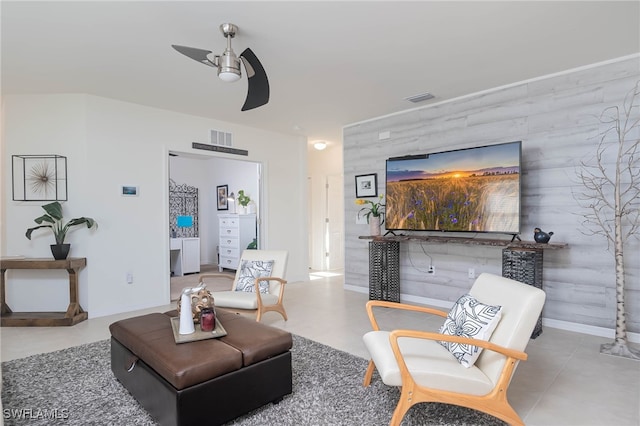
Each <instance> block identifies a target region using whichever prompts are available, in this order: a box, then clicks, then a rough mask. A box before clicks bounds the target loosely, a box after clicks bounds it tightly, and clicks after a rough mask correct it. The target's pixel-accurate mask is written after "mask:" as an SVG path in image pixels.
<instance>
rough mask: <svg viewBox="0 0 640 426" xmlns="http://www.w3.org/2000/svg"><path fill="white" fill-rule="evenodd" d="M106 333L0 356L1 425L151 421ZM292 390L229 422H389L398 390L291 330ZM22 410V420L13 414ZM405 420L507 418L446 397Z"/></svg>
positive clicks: (358, 362)
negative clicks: (125, 382)
mask: <svg viewBox="0 0 640 426" xmlns="http://www.w3.org/2000/svg"><path fill="white" fill-rule="evenodd" d="M109 351H110V345H109V341H108V340H103V341H100V342H96V343H91V344H87V345H82V346H77V347H73V348H69V349H64V350H61V351H57V352H52V353H48V354H41V355H34V356H30V357H27V358H22V359H18V360H13V361H8V362H3V363H2V403H3V409H4V410H3V416H4V418H5V424H6V425H34V426H35V425H55V424H64V425H70V426H75V425H78V426H84V425H155V424H156V423H155V422H154V421H153V419H152V418H151V417H150V416H149V415H148V414H147V413H146V412H145V411H144V409H143V408H142V407H141V406H140V405H138V403H137V402H136V401H135V400H134V399H133V397H132V396H131V395H130V394H129V393H128V392H127V390H126V389H125V388H124V387H123V386H122V385H120V382H118V380H117V379H116V378H115V377H114V376H113V373H112V372H111V367H110V354H109V353H110V352H109ZM292 357H293V361H292V362H293V393H292V394H290V395H288V396H286V397H285V398H284V399H283V400H282V401H281V402H280V403H279V404H267V405H265V406H264V407H262V408H259V409H257V410H255V411H253V412H251V413H249V414H247V415H245V416H242V417H240V418H238V419H236V420H234V421H232V422H231V423H229V424H231V425H247V426H248V425H292V426H293V425H295V426H298V425H318V426H325V425H388V424H389V421H390V420H391V414H392V413H393V410H394V408H395V406H396V404H397V402H398V397H399V391H398V389H396V388H390V387H388V386H385V385H384V384H383V383H382V382H381V381H380V378H379V376H378V375H377V373H376V374H374V377H373V381H372V384H371V386H370V387H368V388H364V387H363V386H362V379H363V376H364V372H365V369H366V367H367V361H366V360H364V359H362V358H359V357H356V356H353V355H351V354H348V353H346V352H342V351H338V350H336V349H333V348H330V347H328V346H325V345H322V344H320V343H317V342H314V341H311V340H308V339H305V338H303V337H300V336H295V335H294V344H293V349H292ZM19 416H22V418H21V419H18V418H17V417H19ZM402 424H403V425H504V423H503V422H501V421H499V420H498V419H496V418H494V417H491V416H489V415H486V414H483V413H480V412H477V411H473V410H469V409H466V408H462V407H456V406H452V405H446V404H437V403H424V404H418V405H416V406H414V407H412V408H411V409H410V410H409V412H408V413H407V416H406V417H405V419H404V421H403V423H402Z"/></svg>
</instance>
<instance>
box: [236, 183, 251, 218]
mask: <svg viewBox="0 0 640 426" xmlns="http://www.w3.org/2000/svg"><path fill="white" fill-rule="evenodd" d="M250 202H251V198H250V197H249V196H248V195H246V194H245V193H244V189H241V190H240V191H238V203H239V204H240V205H241V206H242V209H241V212H242V214H246V213H247V206H248V205H249V203H250Z"/></svg>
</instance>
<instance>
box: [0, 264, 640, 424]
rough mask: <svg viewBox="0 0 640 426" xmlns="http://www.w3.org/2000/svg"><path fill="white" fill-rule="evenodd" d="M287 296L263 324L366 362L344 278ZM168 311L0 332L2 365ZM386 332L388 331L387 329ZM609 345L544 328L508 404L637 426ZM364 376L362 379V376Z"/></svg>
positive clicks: (560, 418) (291, 289)
mask: <svg viewBox="0 0 640 426" xmlns="http://www.w3.org/2000/svg"><path fill="white" fill-rule="evenodd" d="M311 278H312V279H311V280H310V281H307V282H300V283H291V284H289V285H288V287H287V291H286V293H285V306H286V307H287V313H288V316H289V320H288V321H286V322H285V321H284V320H283V319H282V318H281V317H280V316H279V315H278V314H276V313H273V312H269V313H267V314H265V316H264V317H263V322H264V323H266V324H270V325H273V326H275V327H280V328H282V329H286V330H288V331H290V332H292V333H295V334H298V335H300V336H303V337H307V338H309V339H312V340H315V341H318V342H321V343H324V344H326V345H329V346H332V347H334V348H337V349H340V350H343V351H346V352H349V353H352V354H354V355H357V356H360V357H364V358H367V357H368V356H367V353H366V349H365V348H364V345H363V343H362V335H363V334H364V333H365V332H367V331H368V330H370V325H369V321H368V319H367V315H366V313H365V310H364V304H365V302H366V300H367V298H368V295H367V294H364V293H356V292H353V291H346V290H344V289H343V287H342V284H343V277H342V275H339V274H338V275H336V274H322V273H319V274H312V275H311ZM169 308H173V305H167V306H162V307H158V308H153V309H146V310H144V311H136V312H129V313H126V314H119V315H113V316H109V317H102V318H95V319H90V320H88V321H84V322H82V323H80V324H77V325H75V326H73V327H69V328H66V327H51V328H41V327H34V328H12V327H3V328H1V329H0V345H1V353H2V361H7V360H11V359H15V358H21V357H24V356H28V355H32V354H37V353H42V352H50V351H55V350H58V349H63V348H66V347H70V346H75V345H80V344H83V343H89V342H93V341H97V340H102V339H107V338H109V330H108V326H109V324H111V323H112V322H113V321H117V320H119V319H121V318H126V317H130V316H134V315H139V314H142V313H147V312H162V311H164V310H168V309H169ZM379 318H380V326H381V327H383V328H386V327H391V326H393V327H395V328H399V327H407V328H423V329H425V330H436V329H437V328H438V327H439V325H440V322H441V319H440V318H425V317H422V316H419V315H417V314H415V313H406V312H399V311H398V312H394V311H392V310H388V311H386V312H381V313H380V316H379ZM385 326H386V327H385ZM606 342H609V339H606V338H601V337H595V336H590V335H585V334H579V333H573V332H568V331H563V330H558V329H553V328H549V327H545V328H544V331H543V333H542V335H541V336H540V337H538V338H537V339H535V340H532V341H531V342H530V344H529V346H528V347H527V353H528V354H529V360H528V361H527V362H524V363H521V364H520V366H519V367H518V370H517V371H516V374H515V376H514V378H513V381H512V384H511V387H510V389H509V400H510V401H511V403H512V405H513V406H514V408H515V409H516V411H517V412H518V413H519V414H520V416H521V417H522V418H523V420H524V421H525V423H526V424H527V425H529V426H555V425H557V426H561V425H567V426H569V425H575V426H588V425H603V426H604V425H606V426H640V362H639V361H631V360H627V359H621V358H617V357H612V356H606V355H601V354H599V352H598V351H599V345H600V344H601V343H606ZM363 374H364V371H363Z"/></svg>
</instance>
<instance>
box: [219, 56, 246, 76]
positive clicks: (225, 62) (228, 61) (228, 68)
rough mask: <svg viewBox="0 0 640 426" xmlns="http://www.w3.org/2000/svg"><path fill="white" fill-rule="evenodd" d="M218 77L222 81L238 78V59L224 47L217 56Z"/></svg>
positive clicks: (239, 74) (239, 72)
mask: <svg viewBox="0 0 640 426" xmlns="http://www.w3.org/2000/svg"><path fill="white" fill-rule="evenodd" d="M217 65H218V77H220V79H222V80H224V81H231V82H233V81H237V80H239V79H240V76H241V75H242V74H241V71H240V60H239V59H238V57H237V56H236V54H235V53H234V52H233V50H231V49H226V50H225V51H224V53H223V54H222V56H220V57H219V58H218V64H217Z"/></svg>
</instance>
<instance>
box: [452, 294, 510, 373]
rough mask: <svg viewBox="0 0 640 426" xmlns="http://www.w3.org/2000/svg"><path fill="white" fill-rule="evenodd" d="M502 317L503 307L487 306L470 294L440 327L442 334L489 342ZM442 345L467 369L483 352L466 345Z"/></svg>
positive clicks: (466, 295)
mask: <svg viewBox="0 0 640 426" xmlns="http://www.w3.org/2000/svg"><path fill="white" fill-rule="evenodd" d="M501 316H502V306H491V305H486V304H484V303H481V302H479V301H478V300H476V299H475V298H474V297H473V296H471V295H470V294H465V295H464V296H462V297H460V298H459V299H458V301H457V302H456V303H455V304H454V305H453V307H452V308H451V310H450V311H449V314H448V315H447V319H446V320H445V321H444V324H442V327H440V334H446V335H449V336H462V337H470V338H472V339H479V340H489V338H490V337H491V334H492V333H493V330H495V329H496V327H497V326H498V322H499V321H500V318H501ZM440 344H441V345H442V346H444V347H445V348H447V350H448V351H449V352H451V353H452V354H453V356H455V357H456V359H457V360H458V362H459V363H460V364H462V365H463V366H465V367H467V368H469V367H471V366H473V364H474V363H475V362H476V360H477V359H478V357H479V356H480V352H482V348H480V347H478V346H472V345H467V344H464V343H455V342H444V341H440Z"/></svg>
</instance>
